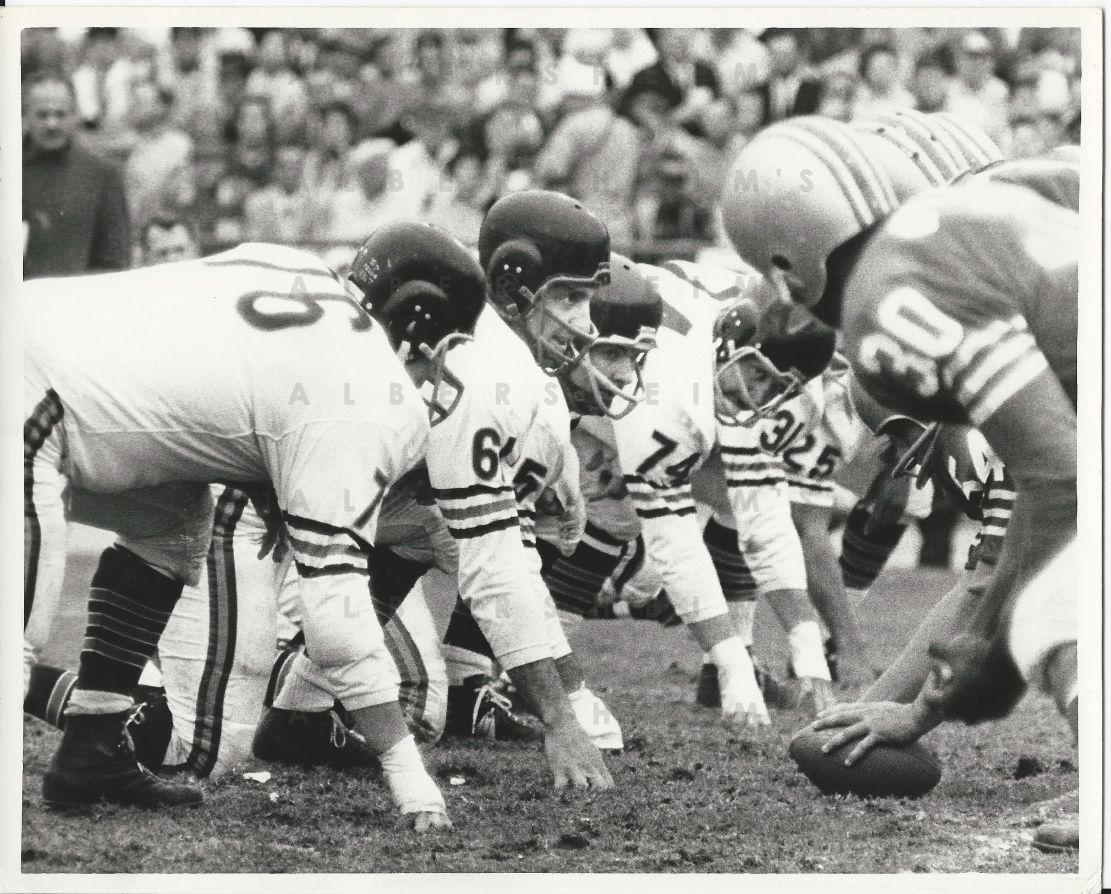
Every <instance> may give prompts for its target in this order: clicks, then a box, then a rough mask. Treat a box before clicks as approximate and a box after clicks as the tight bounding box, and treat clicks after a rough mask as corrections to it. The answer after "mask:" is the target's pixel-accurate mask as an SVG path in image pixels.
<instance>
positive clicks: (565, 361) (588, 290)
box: [525, 279, 603, 375]
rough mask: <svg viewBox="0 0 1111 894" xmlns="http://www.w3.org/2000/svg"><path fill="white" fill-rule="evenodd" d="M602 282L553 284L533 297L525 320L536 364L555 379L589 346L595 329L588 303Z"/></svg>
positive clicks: (549, 283)
mask: <svg viewBox="0 0 1111 894" xmlns="http://www.w3.org/2000/svg"><path fill="white" fill-rule="evenodd" d="M602 285H603V283H602V282H600V281H598V282H594V281H585V280H577V279H576V280H559V279H556V280H553V281H550V282H548V283H546V284H545V285H544V286H543V287H541V288H540V290H539V291H538V292H537V293H536V296H535V298H534V300H533V308H532V310H531V312H530V313H528V315H527V316H526V317H525V328H526V330H527V332H528V335H529V341H530V342H531V343H532V344H533V345H534V350H535V352H536V362H537V363H538V364H539V365H540V367H541V368H542V369H544V370H545V371H546V372H548V373H549V374H552V375H555V374H558V373H559V372H561V371H562V370H563V369H564V368H566V367H567V366H568V365H569V363H570V362H573V360H574V358H576V357H577V356H578V355H579V354H580V353H581V352H582V351H583V350H585V349H586V347H587V346H588V345H589V343H590V339H591V338H592V337H593V335H594V332H595V329H594V324H593V323H592V322H591V320H590V299H591V297H593V295H594V293H595V292H596V291H597V290H598V289H599V288H601V286H602Z"/></svg>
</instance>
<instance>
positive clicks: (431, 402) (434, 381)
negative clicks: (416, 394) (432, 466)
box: [417, 332, 473, 425]
mask: <svg viewBox="0 0 1111 894" xmlns="http://www.w3.org/2000/svg"><path fill="white" fill-rule="evenodd" d="M472 340H473V339H472V337H471V336H470V335H466V334H465V333H462V332H450V333H448V334H447V335H445V336H444V337H443V338H442V339H440V342H439V344H437V345H436V347H435V348H430V347H429V346H428V345H426V344H423V343H422V344H420V345H417V351H418V352H419V353H420V354H421V356H423V357H424V359H425V360H427V361H429V362H430V363H431V364H432V375H431V376H430V377H429V378H428V380H427V381H425V383H424V384H423V385H422V386H421V387H420V389H419V390H420V392H421V396H422V397H423V398H424V402H425V404H426V405H427V407H428V422H429V424H430V425H438V424H439V423H441V422H443V421H444V420H445V419H447V417H448V416H450V415H451V414H452V413H453V412H455V408H456V407H458V406H459V401H460V400H461V399H462V397H463V383H462V381H460V379H459V377H458V376H456V375H455V374H454V373H453V372H452V371H451V370H450V369H449V368H448V365H447V354H448V352H449V351H450V350H451V349H452V348H454V347H457V346H458V345H461V344H463V343H465V342H469V341H472ZM426 391H427V392H428V393H427V395H426V394H425V392H426Z"/></svg>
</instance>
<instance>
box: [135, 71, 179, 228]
mask: <svg viewBox="0 0 1111 894" xmlns="http://www.w3.org/2000/svg"><path fill="white" fill-rule="evenodd" d="M172 103H173V96H172V94H170V93H168V92H167V91H165V90H161V89H159V87H158V86H157V85H155V84H154V83H152V82H150V81H145V82H142V83H138V84H135V85H133V86H132V89H131V107H130V109H129V117H130V119H131V127H132V135H133V139H134V142H133V144H132V148H131V152H130V154H129V155H128V158H127V164H126V165H125V166H124V181H125V183H126V185H127V198H128V205H129V208H130V210H131V223H132V225H133V226H134V227H135V228H136V229H139V230H142V228H143V227H144V226H145V225H146V223H147V221H148V220H150V219H151V218H152V217H154V216H155V215H156V214H158V213H159V212H160V211H161V210H162V209H161V204H162V199H163V194H164V192H165V189H166V186H167V184H168V183H169V181H170V178H171V177H172V176H173V174H174V172H175V171H177V170H178V169H180V168H182V167H184V166H186V165H188V164H190V161H191V158H192V154H193V141H192V140H191V139H189V137H188V136H186V135H185V134H184V133H183V132H182V131H180V130H178V129H177V128H176V127H174V126H173V125H172V124H171V123H170V108H171V105H172Z"/></svg>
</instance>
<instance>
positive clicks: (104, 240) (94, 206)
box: [23, 73, 131, 279]
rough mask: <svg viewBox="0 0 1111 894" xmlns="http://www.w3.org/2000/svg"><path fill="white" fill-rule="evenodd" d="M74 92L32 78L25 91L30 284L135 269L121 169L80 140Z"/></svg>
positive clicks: (66, 85)
mask: <svg viewBox="0 0 1111 894" xmlns="http://www.w3.org/2000/svg"><path fill="white" fill-rule="evenodd" d="M76 130H77V113H76V103H75V101H74V92H73V85H72V84H71V83H70V82H69V81H68V80H67V79H66V78H65V77H64V76H62V75H58V74H49V73H42V74H38V75H34V76H32V77H31V78H30V79H28V81H27V82H26V83H25V84H24V88H23V227H24V231H23V232H24V249H23V278H24V279H34V278H37V277H43V276H65V275H67V274H73V273H86V272H96V271H108V270H125V269H127V268H128V267H130V266H131V229H130V225H129V222H128V216H127V201H126V197H125V195H124V186H123V180H122V178H121V175H120V173H119V171H118V170H116V168H115V167H113V166H112V165H110V164H109V163H108V162H106V161H104V160H102V159H100V158H98V157H96V156H95V155H93V154H92V153H90V152H89V151H88V150H87V149H85V148H84V147H83V146H81V145H80V143H79V142H78V141H77V140H76V139H75V132H76Z"/></svg>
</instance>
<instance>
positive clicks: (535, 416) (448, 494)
mask: <svg viewBox="0 0 1111 894" xmlns="http://www.w3.org/2000/svg"><path fill="white" fill-rule="evenodd" d="M525 225H527V226H531V227H533V228H534V229H537V232H536V233H534V234H533V236H534V239H533V240H532V241H528V242H526V239H525V235H526V234H525V233H524V232H523V231H522V229H523V226H525ZM514 228H515V234H514V236H512V237H511V236H507V235H506V231H507V230H511V229H514ZM482 232H483V236H482V239H481V240H480V251H481V252H485V253H486V254H487V255H489V257H486V258H484V261H487V263H486V267H487V278H488V280H489V291H490V295H491V302H490V305H489V306H487V307H486V308H485V309H484V311H483V313H482V315H481V316H480V318H479V322H478V325H477V326H476V330H475V341H474V344H473V346H470V345H469V346H467V347H468V348H472V347H473V350H471V351H469V352H467V356H468V357H469V362H468V363H463V362H462V361H461V360H460V361H454V362H453V370H456V371H457V373H456V380H455V381H452V382H449V383H447V386H446V387H447V388H448V389H450V392H451V393H453V394H454V395H455V396H456V398H455V399H456V400H458V401H459V408H458V409H456V410H455V411H454V412H453V413H452V414H451V416H450V417H448V418H447V419H446V420H445V422H444V423H442V424H438V425H434V426H433V428H432V439H431V446H430V450H429V455H428V460H427V475H428V481H429V484H430V497H431V498H432V500H426V501H425V502H426V504H428V505H426V506H425V509H424V511H423V513H422V512H421V511H420V508H419V501H417V500H412V499H406V500H403V501H402V504H401V505H398V506H397V507H396V511H394V510H391V508H390V507H389V506H387V507H386V508H385V510H384V511H385V513H386V519H385V523H386V526H387V528H403V527H406V526H408V527H409V528H410V530H411V529H413V528H414V527H417V528H418V529H419V528H420V527H421V526H424V527H425V528H426V530H429V529H435V528H436V527H437V525H436V520H437V519H439V521H440V524H441V525H443V526H444V527H445V528H446V531H447V532H448V533H449V534H450V537H449V538H448V539H447V540H446V541H444V540H443V538H439V540H437V541H436V542H435V543H434V544H433V549H432V557H431V558H433V562H428V558H429V557H424V558H422V557H420V556H418V555H416V554H414V553H413V552H412V551H411V550H407V549H406V548H407V547H408V546H409V544H406V543H405V542H403V541H402V542H399V541H397V540H394V539H393V538H391V537H390V536H389V535H388V534H387V535H386V537H385V542H386V543H387V544H388V545H390V546H391V548H390V550H389V554H390V556H391V558H390V559H389V560H388V564H390V563H392V569H391V570H392V576H393V581H392V582H391V586H390V591H391V593H392V596H391V597H390V598H398V599H400V598H404V597H405V595H406V593H407V592H408V589H409V587H410V586H411V585H412V584H413V583H414V582H415V580H416V579H417V578H419V577H421V576H422V575H423V574H424V572H425V571H426V570H427V569H428V566H429V564H436V565H437V566H438V567H439V568H440V571H441V572H446V575H445V574H443V573H441V574H440V575H436V574H430V575H428V576H426V577H425V579H424V580H423V581H422V584H421V587H420V588H418V589H417V590H415V591H413V592H414V594H420V595H419V596H418V598H425V599H427V600H428V601H429V607H430V609H431V611H432V613H433V615H434V616H435V617H436V618H437V619H438V620H437V623H438V625H439V626H441V627H444V626H446V627H447V641H448V642H449V643H452V640H453V628H454V629H455V630H456V631H457V630H458V628H459V627H466V626H468V625H469V628H470V631H469V632H470V633H471V634H472V638H473V639H479V640H480V641H481V642H482V644H483V645H484V646H485V647H486V648H488V649H489V651H490V652H492V653H493V656H494V657H496V658H497V659H498V661H499V663H500V664H501V666H502V667H503V668H504V669H505V670H506V672H507V673H508V675H509V677H510V678H511V679H512V680H513V683H514V685H515V686H516V688H517V689H518V691H519V692H520V693H521V695H522V697H523V698H524V699H525V700H526V701H527V702H528V703H529V704H530V706H531V707H532V708H533V709H534V710H535V712H536V713H537V714H538V715H539V717H540V720H541V721H542V723H543V725H544V739H545V750H546V752H547V754H548V758H549V761H550V763H551V765H552V769H553V771H554V774H555V778H556V784H557V786H562V785H564V784H566V783H568V782H570V783H572V784H574V785H575V786H578V787H582V786H586V785H593V786H597V787H601V788H608V787H610V786H611V785H612V779H611V778H610V776H609V773H608V771H607V770H606V768H605V765H604V764H603V763H602V761H601V757H600V755H599V754H598V751H597V749H596V748H594V747H593V746H592V745H591V744H590V741H589V739H587V738H586V736H585V733H584V730H583V726H582V724H581V723H580V721H579V719H578V718H579V714H580V713H581V711H577V710H576V709H577V705H578V703H579V702H580V701H582V700H584V699H593V696H592V694H590V693H589V691H587V690H585V689H584V686H583V681H582V679H581V677H580V678H578V679H577V680H576V681H574V683H573V685H569V681H568V679H567V673H566V664H567V661H566V659H567V655H568V654H569V653H570V648H569V646H567V644H566V638H565V637H564V636H563V633H562V628H561V627H560V626H559V621H558V618H557V616H556V614H555V612H554V610H547V609H546V603H545V600H546V599H547V594H546V590H545V589H544V588H543V585H542V582H541V581H540V579H539V576H538V575H537V574H535V568H534V567H533V563H532V561H531V559H530V556H529V552H528V540H529V539H530V538H529V535H528V533H527V532H525V533H524V534H523V533H522V529H521V526H520V523H519V519H520V518H521V517H522V516H524V517H525V518H526V519H527V516H528V512H529V500H530V499H534V498H535V495H536V494H535V492H534V493H532V494H526V493H524V491H523V490H520V489H519V488H515V486H514V485H515V483H518V484H520V483H523V482H525V481H527V480H531V481H532V482H535V483H537V487H539V485H547V484H548V483H549V481H551V480H554V478H555V477H557V476H558V475H561V474H563V471H564V470H563V463H564V461H565V458H566V454H567V451H566V448H565V444H566V438H567V435H566V434H560V432H561V431H562V432H566V431H567V429H568V428H569V425H568V423H567V421H566V407H565V405H564V404H563V400H564V397H563V390H566V391H568V393H572V394H575V393H581V394H584V395H586V394H589V395H591V396H592V398H591V399H592V400H594V401H597V400H602V401H604V403H605V404H606V405H608V404H609V403H612V402H613V401H615V400H617V401H621V400H631V399H633V398H634V395H633V394H632V392H631V391H630V390H629V388H630V386H631V385H632V382H633V380H634V379H635V378H636V375H637V364H638V362H639V361H638V355H639V354H641V353H643V351H645V350H646V349H647V348H648V347H650V344H648V345H645V344H641V343H638V342H635V341H634V340H632V339H630V340H626V343H622V344H617V343H615V342H613V341H612V340H610V341H607V340H605V339H603V340H600V341H597V342H596V340H595V336H594V334H593V333H592V331H591V329H590V322H589V301H590V295H591V294H592V293H593V291H595V290H596V289H597V288H598V287H599V286H601V285H604V284H605V282H606V280H607V278H608V270H607V264H608V234H607V232H606V230H605V227H604V225H603V224H602V223H601V221H599V220H598V219H597V218H596V217H595V216H594V215H593V214H591V213H590V212H589V211H587V210H586V209H585V208H583V207H582V206H581V205H580V204H579V203H577V202H574V201H573V200H572V199H570V198H568V197H567V196H564V195H561V194H558V193H544V192H533V193H525V194H518V195H515V196H511V197H508V198H507V199H505V200H503V201H502V202H499V203H498V204H496V205H495V206H494V207H493V208H492V209H491V211H490V212H489V214H488V215H487V219H486V222H485V223H484V226H483V231H482ZM599 249H601V251H599ZM374 260H375V259H374V258H373V257H367V258H360V259H357V260H356V263H355V265H354V268H353V270H352V274H351V276H352V281H353V282H354V283H355V284H356V285H357V286H358V287H359V288H360V289H361V290H362V291H363V293H364V295H366V296H367V297H366V302H367V305H368V306H369V307H370V309H371V313H372V314H373V315H375V316H376V317H380V315H383V314H384V315H386V316H385V317H383V320H384V322H385V325H386V327H387V329H390V328H391V327H390V323H389V320H388V314H389V309H388V308H381V307H379V306H378V305H377V304H376V303H375V299H374V295H375V290H376V288H377V286H376V283H377V277H378V269H377V267H376V266H375V264H374V263H373V262H374ZM383 275H385V274H383ZM534 290H535V291H534ZM503 296H509V298H510V300H512V302H513V303H512V306H509V305H508V304H507V303H506V302H505V301H504V300H501V299H502V298H503ZM507 319H508V321H509V322H510V325H508V326H507V324H506V320H507ZM511 327H512V328H511ZM513 329H515V330H516V334H515V332H514V331H513ZM402 335H403V333H400V332H399V333H398V334H397V338H396V339H395V340H396V341H398V343H402V342H404V339H403V338H402V337H401V336H402ZM530 348H531V349H532V350H531V352H530V350H529V349H530ZM545 373H548V374H550V375H554V376H556V377H557V379H556V380H552V379H549V378H548V377H547V376H546V375H545ZM561 386H562V389H561ZM561 406H562V407H563V409H562V411H560V409H559V408H560V407H561ZM542 408H544V409H543V411H542ZM599 411H600V410H599ZM561 412H562V415H563V420H564V421H563V422H559V421H553V418H554V419H556V420H558V417H559V415H560V413H561ZM538 420H540V423H539V425H540V427H537V425H538ZM526 448H527V449H529V450H530V451H531V452H532V453H533V455H532V456H531V457H526V456H525V451H526ZM461 457H463V459H462V460H461V459H460V458H461ZM526 462H527V463H528V464H527V467H526ZM570 471H571V472H572V474H573V473H574V469H573V468H572V469H570ZM518 491H520V493H521V498H520V499H518ZM433 501H434V506H433V505H432V503H433ZM387 502H389V501H387ZM568 502H569V504H571V505H569V506H568V507H566V508H567V509H569V510H570V511H571V513H572V514H573V512H574V505H573V500H570V499H569V501H568ZM430 511H431V515H430ZM422 514H423V517H424V520H423V521H421V519H420V517H421V516H422ZM430 518H431V521H430V520H429V519H430ZM420 539H421V538H418V540H420ZM414 545H415V546H418V548H419V543H418V544H414ZM456 594H458V595H459V597H460V599H461V602H462V607H461V608H459V609H457V610H456V611H454V612H453V609H454V608H456ZM378 595H379V598H385V594H384V593H380V594H378ZM514 613H516V615H517V617H518V618H520V619H525V618H527V619H528V620H529V622H530V623H531V624H532V625H533V626H532V627H530V628H529V630H530V636H531V638H530V639H528V640H525V641H522V639H521V638H511V637H508V636H507V626H508V625H509V622H511V621H512V620H513V616H514ZM448 618H450V622H449V621H448ZM460 619H463V620H460ZM454 638H460V637H459V634H458V633H457V632H456V634H455V637H454ZM486 644H488V645H486ZM557 659H558V660H557ZM561 683H562V684H563V685H562V687H561V685H560V684H561ZM568 694H570V695H572V696H574V698H571V699H569V698H568ZM477 713H478V712H477V710H476V711H475V712H474V714H473V715H472V720H477ZM272 715H273V711H271V712H270V713H269V714H268V719H269V718H271V717H272ZM266 723H267V721H264V725H265V724H266ZM262 732H263V730H262V728H260V736H261V735H262ZM257 747H258V745H257V742H256V750H257Z"/></svg>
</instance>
